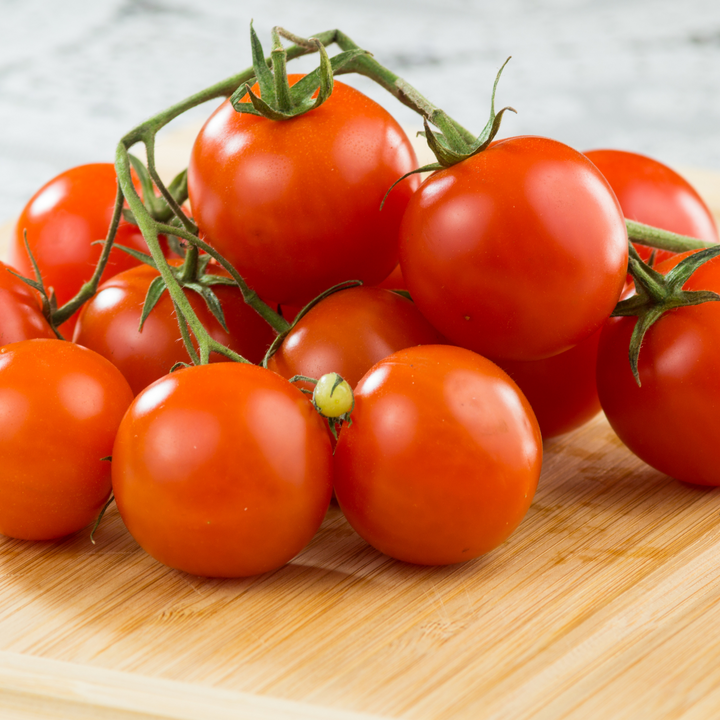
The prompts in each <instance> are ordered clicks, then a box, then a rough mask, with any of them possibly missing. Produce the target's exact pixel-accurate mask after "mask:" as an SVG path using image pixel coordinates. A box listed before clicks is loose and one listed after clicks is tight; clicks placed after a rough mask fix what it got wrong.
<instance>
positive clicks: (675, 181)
mask: <svg viewBox="0 0 720 720" xmlns="http://www.w3.org/2000/svg"><path fill="white" fill-rule="evenodd" d="M585 156H586V157H588V158H590V160H592V162H593V164H594V165H595V166H596V167H597V168H598V169H599V170H600V172H601V173H602V174H603V175H604V176H605V178H606V179H607V181H608V182H609V183H610V186H611V187H612V189H613V191H614V192H615V195H617V199H618V201H619V202H620V207H621V208H622V211H623V214H624V215H625V217H626V218H628V220H635V221H636V222H641V223H645V224H646V225H653V226H655V227H659V228H662V229H663V230H670V232H674V233H679V234H680V235H689V236H690V237H695V238H698V239H700V240H707V241H708V242H714V243H716V242H718V232H717V228H716V226H715V220H714V219H713V216H712V213H711V212H710V210H708V207H707V205H706V204H705V203H704V201H703V199H702V198H701V197H700V196H699V195H698V194H697V192H696V190H695V188H693V187H692V185H690V183H689V182H688V181H687V180H685V178H683V177H682V176H680V175H678V174H677V173H676V172H675V171H674V170H671V169H670V168H669V167H668V166H667V165H663V164H662V163H661V162H658V161H657V160H653V159H652V158H649V157H646V156H645V155H639V154H637V153H632V152H625V151H623V150H590V151H589V152H586V153H585ZM637 251H638V253H639V254H640V256H641V257H642V258H643V259H647V258H649V257H650V253H651V252H652V248H649V247H645V246H643V245H638V246H637ZM672 254H673V253H671V252H668V251H666V250H659V251H658V253H657V256H656V260H657V262H662V261H663V260H665V259H667V258H668V257H670V256H671V255H672Z"/></svg>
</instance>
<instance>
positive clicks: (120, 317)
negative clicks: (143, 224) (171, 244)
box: [73, 262, 275, 394]
mask: <svg viewBox="0 0 720 720" xmlns="http://www.w3.org/2000/svg"><path fill="white" fill-rule="evenodd" d="M175 264H177V262H175ZM216 274H217V275H223V274H224V271H222V270H221V269H217V271H216ZM158 275H159V273H158V271H157V270H155V269H154V268H152V267H150V266H148V265H141V266H139V267H135V268H132V269H130V270H126V271H125V272H123V273H120V274H118V275H115V276H114V277H112V278H110V279H109V280H108V281H107V282H105V283H103V285H102V286H101V287H100V288H99V289H98V292H97V294H96V295H95V296H94V297H93V298H92V299H91V300H89V301H88V302H87V303H86V304H85V306H84V307H83V309H82V313H81V315H80V318H79V320H78V323H77V327H76V328H75V334H74V336H73V341H74V342H76V343H79V344H80V345H84V346H85V347H88V348H90V349H91V350H94V351H95V352H97V353H100V355H102V356H103V357H106V358H107V359H108V360H110V361H111V362H112V363H113V364H114V365H115V366H116V367H118V368H119V369H120V371H121V372H122V374H123V375H124V376H125V377H126V378H127V381H128V382H129V383H130V387H132V389H133V392H134V393H135V394H137V393H139V392H140V391H141V390H142V389H143V388H146V387H147V386H148V385H150V384H151V383H152V382H154V381H155V380H158V379H159V378H161V377H162V376H163V375H167V373H169V372H170V369H171V368H172V366H173V365H175V363H178V362H185V363H189V362H190V356H189V355H188V353H187V350H186V349H185V345H184V343H183V341H182V337H181V335H180V329H179V327H178V322H177V317H176V316H175V309H174V306H173V302H172V299H171V298H170V295H169V293H168V292H167V291H165V292H164V293H163V294H162V296H161V297H160V300H159V301H158V303H157V304H156V305H155V307H154V308H153V310H152V312H151V313H150V315H149V316H148V318H147V319H146V320H145V324H144V325H143V329H142V332H140V331H139V330H138V326H139V323H140V317H141V315H142V307H143V302H144V300H145V296H146V295H147V292H148V288H149V287H150V283H151V282H152V281H153V280H154V279H155V278H156V277H158ZM213 291H214V292H215V294H216V295H217V297H218V299H219V300H220V304H221V306H222V308H223V314H224V316H225V324H226V325H227V328H228V331H229V332H226V331H225V330H224V329H223V328H222V326H221V325H220V323H219V322H218V321H217V319H216V318H215V317H214V316H213V314H212V313H211V312H210V310H209V309H208V307H207V304H206V303H205V301H204V300H203V299H202V298H201V297H200V296H199V295H198V294H197V293H196V292H194V291H192V290H186V295H187V297H188V299H189V300H190V304H191V305H192V307H193V309H194V310H195V314H196V315H197V316H198V318H199V320H200V322H202V324H203V326H204V327H205V328H206V329H207V330H208V332H209V333H210V334H211V335H212V337H213V338H215V339H216V340H217V341H218V342H221V343H223V344H224V345H226V346H228V347H230V348H231V349H232V350H235V351H236V352H237V353H239V354H240V355H242V356H243V357H244V358H245V359H246V360H249V361H250V362H253V363H258V362H260V361H261V360H262V358H263V357H264V355H265V351H266V350H267V348H268V347H269V346H270V343H271V342H272V341H273V339H274V338H275V332H274V331H273V329H272V328H271V327H270V326H269V325H268V324H267V323H266V322H265V321H264V320H263V319H262V318H261V317H260V316H259V315H258V314H257V313H256V312H255V311H254V310H253V309H252V308H251V307H250V306H249V305H247V304H246V303H245V301H244V300H243V297H242V294H241V292H240V290H239V288H237V287H234V286H228V285H214V286H213ZM211 359H212V360H224V359H225V358H223V357H222V356H220V355H216V354H215V353H213V354H212V355H211Z"/></svg>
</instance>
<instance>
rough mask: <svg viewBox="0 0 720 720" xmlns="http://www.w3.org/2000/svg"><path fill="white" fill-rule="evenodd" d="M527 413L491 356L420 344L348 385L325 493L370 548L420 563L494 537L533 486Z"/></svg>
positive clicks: (471, 549) (457, 555) (483, 548)
mask: <svg viewBox="0 0 720 720" xmlns="http://www.w3.org/2000/svg"><path fill="white" fill-rule="evenodd" d="M541 461H542V440H541V437H540V429H539V427H538V425H537V421H536V420H535V416H534V415H533V412H532V410H531V408H530V405H529V404H528V402H527V400H526V399H525V397H524V396H523V394H522V393H521V392H520V391H519V390H518V388H517V386H516V385H515V383H513V381H512V380H511V379H510V378H509V377H508V376H507V375H506V374H505V373H504V372H503V371H502V370H501V369H500V368H499V367H497V365H495V364H494V363H492V362H490V361H489V360H486V359H485V358H483V357H480V356H479V355H476V354H475V353H473V352H470V351H469V350H465V349H463V348H458V347H452V346H446V345H425V346H421V347H415V348H409V349H407V350H401V351H400V352H397V353H394V354H393V355H391V356H390V357H388V358H385V359H384V360H381V361H380V362H379V363H378V364H377V365H375V366H374V367H373V368H372V369H371V370H370V372H368V374H367V375H365V377H364V378H363V379H362V380H361V381H360V383H359V384H358V386H357V389H356V391H355V409H354V411H353V413H352V424H350V425H346V426H345V427H344V428H343V430H342V432H341V433H340V439H339V440H338V444H337V449H336V452H335V460H334V463H335V493H336V495H337V499H338V502H339V503H340V507H341V508H342V510H343V512H344V513H345V516H346V517H347V519H348V522H349V523H350V524H351V525H352V527H353V528H354V529H355V530H356V531H357V532H358V533H359V534H360V535H361V536H362V537H363V538H364V539H365V540H366V541H367V542H369V543H370V544H371V545H372V546H373V547H375V548H376V549H378V550H380V551H381V552H384V553H385V554H387V555H390V556H391V557H394V558H396V559H398V560H404V561H407V562H412V563H418V564H422V565H444V564H449V563H457V562H461V561H463V560H469V559H471V558H474V557H476V556H478V555H481V554H483V553H486V552H489V551H490V550H492V549H493V548H495V547H497V546H498V545H499V544H500V543H502V542H503V541H504V540H505V539H506V538H507V537H508V536H509V535H510V533H511V532H512V531H513V530H514V529H515V528H516V527H517V526H518V525H519V523H520V521H521V520H522V519H523V517H524V516H525V513H526V512H527V509H528V508H529V507H530V503H531V501H532V498H533V494H534V492H535V488H536V486H537V481H538V477H539V475H540V465H541Z"/></svg>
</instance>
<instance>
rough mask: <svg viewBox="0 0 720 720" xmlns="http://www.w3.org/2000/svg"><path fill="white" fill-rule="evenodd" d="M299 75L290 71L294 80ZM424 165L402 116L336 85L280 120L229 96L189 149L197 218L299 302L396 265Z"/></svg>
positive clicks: (264, 290) (280, 299) (243, 269)
mask: <svg viewBox="0 0 720 720" xmlns="http://www.w3.org/2000/svg"><path fill="white" fill-rule="evenodd" d="M300 77H301V76H299V75H293V76H291V79H290V82H291V83H294V82H297V80H298V79H299V78H300ZM416 166H417V161H416V158H415V153H414V151H413V149H412V146H411V145H410V141H409V140H408V138H407V137H406V135H405V133H404V132H403V131H402V129H401V128H400V126H399V125H398V124H397V122H396V121H395V120H394V119H393V118H392V117H391V116H390V114H389V113H388V112H387V111H386V110H384V109H383V108H381V107H380V106H379V105H378V104H376V103H375V102H373V101H372V100H370V99H369V98H367V97H365V96H364V95H363V94H362V93H360V92H358V91H357V90H354V89H353V88H351V87H348V86H347V85H343V84H342V83H340V82H337V81H336V82H335V89H334V90H333V94H332V96H331V97H330V99H329V100H327V101H326V102H325V103H324V104H323V105H321V106H320V107H319V108H316V109H315V110H312V111H310V112H308V113H306V114H305V115H301V116H299V117H296V118H293V119H291V120H285V121H282V122H278V121H273V120H267V119H265V118H262V117H257V116H254V115H248V114H241V113H238V112H236V111H235V110H234V109H233V107H232V105H231V104H230V103H229V101H226V102H224V103H223V104H222V105H221V106H220V107H219V108H218V109H217V110H216V111H215V112H214V113H213V115H212V116H211V117H210V119H209V120H208V121H207V122H206V123H205V126H204V127H203V129H202V130H201V131H200V134H199V135H198V138H197V140H196V141H195V146H194V147H193V151H192V155H191V158H190V166H189V168H188V189H189V193H190V202H191V204H192V208H193V211H194V213H195V220H196V222H197V224H198V226H199V228H200V230H201V231H202V232H203V233H204V234H205V237H206V239H207V240H208V242H210V243H211V244H212V245H213V246H214V247H215V248H217V249H218V250H219V251H220V252H221V253H222V254H223V255H224V256H225V257H226V258H227V259H228V260H230V262H231V263H233V265H235V267H237V269H238V271H239V272H240V274H241V275H242V276H243V277H244V278H245V280H246V281H247V282H248V284H249V285H250V286H251V287H252V288H254V289H255V290H256V291H257V292H258V293H259V294H260V296H261V297H263V298H268V299H269V300H273V301H275V302H277V303H281V304H289V305H299V306H303V305H305V303H306V302H308V301H309V300H311V299H312V298H313V297H316V296H317V295H319V294H320V293H321V292H323V291H324V290H327V289H328V288H329V287H331V286H333V285H336V284H337V283H340V282H342V281H343V280H362V281H363V282H364V283H365V284H368V285H373V284H375V283H378V282H380V281H381V280H382V279H383V278H385V277H386V276H387V275H389V274H390V272H391V271H392V269H393V268H394V267H395V265H396V264H397V253H398V228H399V226H400V220H401V218H402V214H403V212H404V210H405V207H406V205H407V202H408V200H409V198H410V196H411V194H412V192H413V190H414V189H415V188H416V187H417V184H418V180H417V179H416V178H415V176H413V177H412V178H409V179H407V180H405V181H403V182H402V183H400V184H399V185H398V186H397V187H396V188H395V189H394V190H393V192H392V193H391V194H390V195H389V197H388V200H387V201H386V203H385V206H384V207H383V210H382V212H381V211H380V203H381V201H382V199H383V196H384V195H385V193H386V191H387V190H388V188H389V187H390V186H391V185H392V184H393V183H394V182H395V181H396V180H397V179H398V178H399V177H401V176H402V175H404V174H405V173H407V172H409V171H410V170H413V169H414V168H415V167H416Z"/></svg>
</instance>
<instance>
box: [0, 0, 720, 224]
mask: <svg viewBox="0 0 720 720" xmlns="http://www.w3.org/2000/svg"><path fill="white" fill-rule="evenodd" d="M251 18H254V19H255V27H256V29H257V30H258V32H259V34H260V36H261V38H262V39H263V40H264V41H266V42H267V43H268V44H269V35H268V34H269V30H270V27H271V26H272V25H274V24H279V25H283V26H285V27H287V28H288V29H291V30H293V31H295V32H297V33H299V34H311V33H313V32H318V31H320V30H324V29H329V28H331V27H340V28H342V29H343V30H344V31H345V32H347V33H348V34H349V35H350V36H351V37H353V38H354V39H355V40H356V41H357V42H358V43H360V44H361V45H363V46H364V47H366V48H367V49H368V50H371V51H372V52H373V53H374V54H375V55H376V56H377V57H378V59H379V60H380V61H381V62H383V63H385V64H387V65H389V66H391V67H392V68H393V69H395V70H396V72H398V73H399V74H401V75H403V76H404V77H405V78H406V79H407V80H409V81H410V82H411V83H413V84H414V85H416V87H418V88H419V89H420V90H421V91H423V92H424V93H425V94H426V95H428V96H429V97H431V98H432V99H433V101H435V102H436V104H438V105H440V106H441V107H443V108H445V109H446V110H447V111H448V112H450V113H451V114H452V115H453V116H454V117H456V118H457V119H458V120H459V121H460V122H462V123H464V124H465V125H467V126H469V127H472V128H474V129H477V130H479V129H480V128H481V127H482V125H483V124H484V121H485V117H486V113H487V103H488V97H489V91H490V86H491V83H492V79H493V77H494V74H495V72H496V70H497V68H498V67H499V66H500V64H501V63H502V61H503V60H504V59H505V57H506V56H507V55H512V56H513V60H512V61H511V63H510V65H509V66H508V68H507V70H506V72H505V76H504V79H503V82H502V84H501V88H500V91H499V93H498V102H499V103H501V104H511V105H513V106H514V107H516V108H517V109H518V111H519V115H518V116H513V117H508V118H507V121H506V125H505V128H504V134H506V135H508V134H519V133H533V134H544V135H549V136H551V137H555V138H557V139H559V140H562V141H564V142H567V143H569V144H570V145H573V146H575V147H577V148H578V149H588V148H590V147H599V146H613V147H620V148H625V149H635V150H638V151H641V152H645V153H648V154H651V155H653V156H655V157H657V158H659V159H661V160H664V161H665V162H667V163H669V164H672V165H696V166H705V167H709V168H714V169H718V170H720V2H719V1H718V0H685V1H684V2H682V3H680V2H677V0H602V1H600V0H496V1H495V2H494V3H491V2H487V1H482V0H442V1H439V0H397V1H396V0H361V1H358V2H354V3H352V4H350V3H348V2H344V1H340V0H334V1H332V0H270V1H267V2H248V1H244V0H232V1H231V0H215V1H210V0H206V1H205V2H201V1H200V0H62V2H53V0H0V221H1V220H2V219H9V218H11V217H13V216H14V215H16V214H17V213H18V212H19V211H20V209H21V208H22V206H23V205H24V203H25V202H26V201H27V199H28V198H29V197H30V195H31V194H32V193H33V192H34V191H35V190H36V189H37V188H38V187H39V186H40V185H41V184H42V183H44V182H45V181H47V180H48V179H50V178H51V177H52V176H54V175H55V174H57V173H58V172H60V171H61V170H63V169H65V168H67V167H70V166H72V165H76V164H79V163H83V162H90V161H94V160H111V159H112V156H113V152H114V147H115V144H116V142H117V139H118V138H119V137H120V135H121V134H122V133H123V132H124V131H126V130H128V129H130V128H131V127H132V126H133V125H135V124H137V123H138V122H140V121H142V120H143V119H145V118H146V117H148V116H150V115H152V114H154V113H155V112H157V111H158V110H160V109H162V108H163V107H165V106H166V105H169V104H171V103H172V102H174V101H176V100H179V99H181V98H182V97H185V96H186V95H189V94H191V93H192V92H194V91H196V90H199V89H201V88H203V87H205V86H207V85H210V84H212V83H213V82H215V81H217V80H219V79H222V78H224V77H227V76H229V75H232V74H234V73H235V72H237V71H238V70H240V69H242V68H244V67H246V66H247V65H248V64H249V42H248V23H249V21H250V19H251ZM303 62H304V61H303ZM301 67H305V68H307V67H309V66H308V64H307V63H305V64H304V65H303V66H301ZM358 86H360V87H362V88H369V90H370V93H371V94H372V95H373V97H375V98H376V99H378V100H379V101H381V102H383V103H384V104H387V106H388V107H390V108H392V109H393V111H395V112H396V114H397V115H398V117H399V119H400V120H401V121H402V122H404V123H414V122H415V120H414V118H413V116H412V114H411V113H410V112H409V111H407V110H405V109H404V108H402V107H400V106H398V105H397V104H395V101H394V100H392V99H391V98H389V96H386V95H384V94H383V92H382V91H381V90H379V89H375V88H374V87H370V85H369V83H368V82H366V81H363V80H362V79H361V80H360V81H359V82H358ZM209 109H210V108H206V109H204V110H201V111H199V113H198V112H196V114H195V115H194V119H197V118H198V117H199V115H200V114H202V113H205V112H208V111H209Z"/></svg>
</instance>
